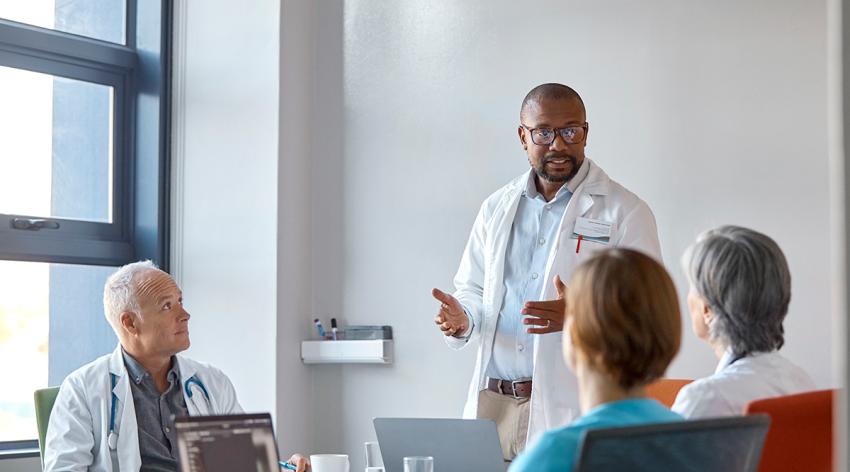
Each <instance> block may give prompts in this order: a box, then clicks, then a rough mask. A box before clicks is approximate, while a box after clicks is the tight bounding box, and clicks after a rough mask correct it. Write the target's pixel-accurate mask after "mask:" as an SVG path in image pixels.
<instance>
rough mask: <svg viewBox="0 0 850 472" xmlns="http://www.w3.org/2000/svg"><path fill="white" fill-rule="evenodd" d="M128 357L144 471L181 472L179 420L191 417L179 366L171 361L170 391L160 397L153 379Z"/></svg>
mask: <svg viewBox="0 0 850 472" xmlns="http://www.w3.org/2000/svg"><path fill="white" fill-rule="evenodd" d="M122 353H123V354H124V364H125V365H126V366H127V373H128V374H129V375H130V388H131V390H132V392H133V404H134V406H135V408H136V423H137V424H138V427H139V455H140V456H141V459H142V467H141V471H145V472H148V471H150V472H154V471H156V472H160V471H162V472H166V471H167V472H177V471H178V470H179V469H178V465H177V434H176V432H175V431H174V417H175V416H189V409H188V408H187V407H186V401H185V399H184V398H183V389H182V388H181V386H180V374H179V373H178V369H177V362H175V359H174V357H172V358H171V368H170V369H169V370H168V388H166V390H165V392H163V393H161V394H160V393H159V389H158V388H157V386H156V382H154V380H153V377H151V375H150V374H149V373H148V371H147V370H145V368H144V367H143V366H142V365H141V364H139V362H138V361H136V359H134V358H133V356H131V355H129V354H127V352H126V351H123V349H122Z"/></svg>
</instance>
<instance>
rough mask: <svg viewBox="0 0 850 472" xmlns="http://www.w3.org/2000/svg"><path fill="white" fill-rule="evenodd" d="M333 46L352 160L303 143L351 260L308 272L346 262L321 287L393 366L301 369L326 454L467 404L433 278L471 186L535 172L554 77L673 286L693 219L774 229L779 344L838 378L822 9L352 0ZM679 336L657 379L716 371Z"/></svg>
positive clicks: (459, 234)
mask: <svg viewBox="0 0 850 472" xmlns="http://www.w3.org/2000/svg"><path fill="white" fill-rule="evenodd" d="M535 12H536V13H535ZM535 15H536V16H535ZM532 16H534V17H533V18H532ZM343 44H344V96H343V103H344V111H345V112H344V129H345V134H344V136H345V142H344V152H342V153H340V154H336V153H326V152H324V149H322V148H321V146H318V147H317V148H316V149H314V153H313V156H314V159H323V160H330V162H332V163H333V165H334V166H336V167H335V168H337V169H342V171H343V172H342V176H343V177H342V182H341V184H340V185H339V186H340V187H341V188H342V196H341V198H340V199H339V201H337V202H335V203H336V204H338V205H341V207H342V212H343V215H342V218H341V221H340V222H339V223H340V226H339V233H338V234H337V237H338V238H339V239H340V240H341V241H342V245H343V253H342V254H343V256H342V258H341V260H339V261H335V262H334V265H333V268H330V267H326V266H324V264H326V263H327V261H321V264H322V266H321V267H322V270H332V269H333V270H339V271H341V272H342V282H341V284H340V286H339V287H336V286H329V287H327V289H328V293H329V294H331V296H334V295H333V294H335V293H337V292H336V291H337V290H341V292H342V294H343V295H342V296H343V299H342V303H341V306H342V308H341V310H342V311H341V317H342V318H343V319H344V320H345V321H346V322H347V323H386V324H392V325H393V327H394V330H395V334H396V362H395V363H394V364H393V365H392V366H380V367H376V366H343V367H330V368H315V369H314V372H315V373H316V375H315V377H314V388H315V389H316V391H315V392H314V395H315V396H314V399H315V409H314V415H315V417H316V419H317V421H316V423H317V424H318V425H331V424H332V425H333V427H331V426H327V428H328V434H326V435H323V434H318V435H317V436H316V441H317V443H316V445H317V447H318V448H320V449H322V450H341V451H347V452H350V453H354V454H355V461H356V462H353V464H356V465H358V466H359V464H360V462H359V461H360V456H361V454H360V449H361V448H362V444H361V443H362V441H364V440H368V439H370V438H371V437H373V431H372V427H371V424H370V419H371V418H372V417H374V416H383V415H391V416H392V415H399V416H401V415H404V416H453V415H458V414H459V413H460V410H461V406H462V402H463V398H464V393H465V391H466V386H467V382H468V379H469V375H470V372H471V369H472V360H473V358H472V353H471V352H461V353H455V352H451V351H449V350H448V349H447V348H446V347H445V346H444V345H443V341H442V339H441V336H440V334H439V332H438V331H437V330H436V329H435V328H434V327H433V323H432V321H431V320H432V317H433V315H434V312H435V309H436V303H435V302H433V301H432V300H431V299H430V297H429V290H430V288H431V287H432V286H440V287H444V288H448V287H449V286H450V281H451V277H452V275H453V273H454V270H455V269H456V266H457V262H458V259H459V257H460V254H461V250H462V247H463V244H464V243H465V240H466V237H467V235H468V231H469V228H470V225H471V223H472V220H473V218H474V216H475V213H476V211H477V208H478V205H479V204H480V202H481V201H482V200H483V198H485V197H486V196H487V195H488V194H489V193H490V192H492V191H493V190H495V189H496V188H497V187H499V186H500V185H501V184H503V183H504V182H506V181H507V180H508V179H509V178H511V177H512V176H514V175H516V174H518V173H520V172H523V171H524V170H526V169H527V162H526V158H525V156H524V154H523V152H522V149H521V148H520V146H519V145H518V143H517V138H516V131H515V129H516V125H517V114H518V108H519V104H520V101H521V100H522V97H523V95H524V94H525V92H527V91H528V90H529V89H530V88H531V87H532V86H534V85H536V84H538V83H542V82H547V81H557V82H563V83H567V84H569V85H572V86H574V87H575V88H576V89H577V90H578V91H579V92H580V93H581V94H582V95H583V97H584V99H585V102H586V104H587V107H588V120H589V121H590V123H591V131H590V136H589V137H590V142H589V146H588V150H587V154H588V156H589V157H591V158H593V159H595V160H596V162H598V163H599V164H600V165H601V166H602V167H603V168H604V169H606V170H607V171H608V172H609V174H610V175H611V176H612V177H613V178H614V179H616V180H618V181H619V182H621V183H623V184H624V185H626V186H627V187H628V188H630V189H632V190H633V191H634V192H636V193H637V194H638V195H640V196H642V197H643V198H644V199H645V200H646V201H647V202H648V203H649V204H650V206H651V207H652V208H653V210H654V211H655V214H656V217H657V219H658V223H659V230H660V236H661V239H662V245H663V250H664V256H665V262H666V264H667V266H668V268H669V269H670V270H671V272H672V274H673V275H674V276H675V278H676V282H677V284H678V285H679V289H680V293H681V294H682V298H683V299H684V294H685V292H686V286H685V284H684V279H683V276H682V274H681V271H680V270H679V262H678V261H679V257H680V254H681V253H682V252H683V250H684V248H685V247H686V246H687V245H688V244H689V243H690V242H691V241H692V240H693V239H694V237H695V236H696V235H697V234H698V233H699V232H700V231H702V230H704V229H707V228H710V227H713V226H716V225H719V224H727V223H732V224H741V225H746V226H749V227H752V228H755V229H758V230H761V231H764V232H766V233H767V234H769V235H771V236H772V237H774V238H775V239H776V240H777V241H778V242H779V244H780V245H781V246H782V248H783V249H784V250H785V251H786V254H787V256H788V259H789V262H790V265H791V270H792V273H793V277H794V279H793V301H792V306H791V311H790V315H789V317H788V320H787V322H786V331H787V343H786V347H785V349H784V352H785V353H786V354H787V355H788V356H789V357H791V358H792V359H794V360H796V361H797V362H799V363H800V364H801V365H803V366H804V367H805V368H806V369H807V370H808V371H809V372H811V373H812V375H813V377H814V378H815V380H816V382H817V383H818V384H819V385H821V386H824V387H826V386H831V385H835V384H836V383H837V379H835V378H833V373H832V370H831V365H832V359H831V349H832V347H831V342H830V333H831V329H830V320H831V310H832V308H833V307H832V305H831V297H832V294H831V292H830V279H829V274H830V260H831V252H830V247H829V243H830V240H829V235H830V231H831V227H832V222H831V221H830V219H829V216H830V210H829V206H828V204H829V188H828V184H829V178H828V167H827V166H828V158H827V135H826V132H827V109H826V101H827V98H826V74H827V70H826V69H827V65H826V59H827V58H826V6H825V2H814V1H810V0H793V1H792V0H783V1H775V0H773V1H769V0H762V1H755V0H753V1H748V2H737V1H731V0H726V1H721V2H681V1H677V0H655V1H651V2H629V1H609V2H578V1H570V2H564V1H559V0H551V1H544V0H540V1H536V2H526V3H523V4H522V5H520V4H517V3H516V2H509V1H486V2H485V1H467V2H457V1H453V0H438V1H431V2H391V1H383V2H380V1H374V0H349V1H347V2H345V12H344V42H343ZM331 47H333V46H331ZM322 53H323V49H321V48H320V49H318V50H317V55H318V56H321V55H322ZM323 162H327V161H323ZM323 184H324V180H323V178H322V176H321V175H319V176H316V177H315V178H314V180H313V185H314V186H316V187H318V186H320V185H323ZM338 184H339V183H338ZM323 188H327V187H323ZM330 191H331V193H332V194H333V192H338V191H339V188H337V187H334V188H333V189H330ZM317 216H318V215H317V214H316V213H314V218H315V217H317ZM334 217H335V216H333V215H332V216H331V218H334ZM315 262H318V261H317V260H314V263H315ZM314 267H316V266H314ZM334 285H335V284H334ZM685 326H686V327H688V326H689V325H688V324H687V320H686V325H685ZM684 339H685V343H684V345H683V349H682V351H681V353H680V355H679V357H678V358H677V359H676V361H675V362H674V364H673V366H672V368H671V369H670V372H669V373H670V375H672V376H681V377H698V376H703V375H707V374H709V373H710V372H711V371H712V370H713V367H714V363H715V359H713V357H712V354H711V353H710V351H709V350H708V348H707V347H706V346H705V345H703V344H701V343H699V342H697V341H696V340H695V339H694V338H693V336H692V335H691V333H690V331H689V329H688V330H687V331H686V332H685V337H684ZM334 431H337V432H335V433H334Z"/></svg>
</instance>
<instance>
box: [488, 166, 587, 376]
mask: <svg viewBox="0 0 850 472" xmlns="http://www.w3.org/2000/svg"><path fill="white" fill-rule="evenodd" d="M588 167H589V166H588V164H587V161H585V162H584V163H582V166H581V167H580V168H579V171H578V173H577V174H576V175H575V176H574V177H573V178H572V179H571V180H570V181H569V182H567V183H566V184H565V185H563V186H562V187H561V188H560V189H559V190H558V192H557V193H556V194H555V196H554V197H553V198H552V200H550V201H548V202H547V201H546V199H545V198H544V197H543V195H542V194H540V192H538V191H537V186H536V184H535V177H536V174H535V172H534V170H533V169H532V170H529V172H528V181H527V184H526V188H525V190H524V191H523V192H522V197H521V198H520V199H519V203H518V206H517V211H516V215H515V216H514V221H513V225H512V226H511V234H510V236H509V239H508V245H507V249H506V251H505V272H504V285H505V296H504V299H503V300H502V308H501V310H500V311H499V317H498V320H497V322H496V335H495V338H494V340H493V354H492V357H491V359H490V363H489V365H488V366H487V377H490V378H493V379H503V380H523V379H530V378H531V376H532V374H533V372H534V353H533V349H532V347H533V343H534V336H535V335H533V334H528V332H527V329H528V327H529V326H527V325H524V324H523V323H522V319H523V318H524V317H523V315H521V314H520V310H522V308H523V306H524V305H525V302H527V301H534V300H538V299H539V297H540V294H541V293H542V291H543V290H542V289H543V284H545V283H550V284H551V283H552V281H551V280H544V276H545V274H546V263H547V262H548V260H549V254H550V253H551V251H552V247H553V245H554V244H555V241H556V239H557V237H558V230H559V229H560V227H561V220H562V219H563V216H564V211H565V210H566V208H567V203H569V201H570V197H572V195H573V193H574V192H575V190H576V188H578V186H579V184H581V182H582V181H583V180H584V178H585V177H586V176H587V172H588Z"/></svg>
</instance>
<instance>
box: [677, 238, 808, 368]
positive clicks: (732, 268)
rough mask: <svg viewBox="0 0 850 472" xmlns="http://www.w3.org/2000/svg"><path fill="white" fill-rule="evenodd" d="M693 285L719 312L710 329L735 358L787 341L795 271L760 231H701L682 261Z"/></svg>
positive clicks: (713, 335) (713, 338) (714, 336)
mask: <svg viewBox="0 0 850 472" xmlns="http://www.w3.org/2000/svg"><path fill="white" fill-rule="evenodd" d="M682 262H683V265H684V267H685V273H686V274H687V276H688V281H689V282H690V283H691V285H692V286H693V287H694V289H695V290H696V292H697V293H698V294H699V296H700V297H702V299H703V300H704V301H705V303H707V304H708V306H709V307H710V308H711V311H712V312H713V313H714V320H713V321H712V322H711V325H710V326H709V327H708V328H709V336H710V339H711V340H712V341H719V342H720V343H721V344H723V345H725V346H726V347H727V348H728V349H730V350H731V351H732V354H733V355H734V356H746V355H749V354H751V353H755V352H770V351H774V350H776V349H779V348H781V347H782V345H783V344H784V343H785V338H784V333H785V331H784V330H783V328H782V321H783V320H784V319H785V315H786V314H787V313H788V304H789V303H790V301H791V272H790V271H789V270H788V262H787V261H786V260H785V255H784V254H783V253H782V250H781V249H779V246H778V245H777V244H776V242H775V241H774V240H773V239H771V238H770V237H768V236H767V235H764V234H762V233H759V232H757V231H753V230H751V229H747V228H742V227H739V226H721V227H719V228H717V229H712V230H709V231H706V232H704V233H702V234H701V235H700V236H699V237H698V238H697V240H696V242H695V243H694V244H693V245H691V247H689V248H688V250H687V251H686V252H685V256H684V258H683V259H682Z"/></svg>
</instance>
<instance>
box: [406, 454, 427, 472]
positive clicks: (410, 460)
mask: <svg viewBox="0 0 850 472" xmlns="http://www.w3.org/2000/svg"><path fill="white" fill-rule="evenodd" d="M404 472H434V458H433V457H431V456H414V457H405V458H404Z"/></svg>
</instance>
